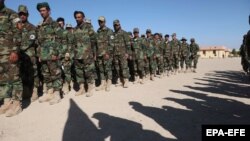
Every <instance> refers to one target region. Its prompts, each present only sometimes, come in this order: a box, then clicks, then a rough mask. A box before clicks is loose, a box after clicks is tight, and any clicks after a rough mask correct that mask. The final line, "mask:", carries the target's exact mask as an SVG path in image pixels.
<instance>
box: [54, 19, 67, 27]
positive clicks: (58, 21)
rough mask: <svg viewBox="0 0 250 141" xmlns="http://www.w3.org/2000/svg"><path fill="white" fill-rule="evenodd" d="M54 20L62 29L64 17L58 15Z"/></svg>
mask: <svg viewBox="0 0 250 141" xmlns="http://www.w3.org/2000/svg"><path fill="white" fill-rule="evenodd" d="M56 22H57V23H58V25H59V26H60V27H61V28H62V29H64V26H65V21H64V18H62V17H59V18H57V19H56Z"/></svg>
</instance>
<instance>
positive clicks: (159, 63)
mask: <svg viewBox="0 0 250 141" xmlns="http://www.w3.org/2000/svg"><path fill="white" fill-rule="evenodd" d="M155 60H156V64H157V68H158V71H159V74H161V73H163V66H164V64H163V56H158V57H156V59H155Z"/></svg>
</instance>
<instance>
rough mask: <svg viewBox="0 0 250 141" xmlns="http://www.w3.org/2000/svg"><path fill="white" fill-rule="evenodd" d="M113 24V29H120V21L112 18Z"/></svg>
mask: <svg viewBox="0 0 250 141" xmlns="http://www.w3.org/2000/svg"><path fill="white" fill-rule="evenodd" d="M113 26H114V30H115V31H119V30H120V29H121V24H120V21H119V20H118V19H116V20H114V21H113Z"/></svg>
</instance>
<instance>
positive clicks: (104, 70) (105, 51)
mask: <svg viewBox="0 0 250 141" xmlns="http://www.w3.org/2000/svg"><path fill="white" fill-rule="evenodd" d="M98 24H99V26H100V27H99V29H98V30H97V52H96V57H97V58H96V59H97V60H96V61H97V66H98V69H99V71H100V79H101V84H100V86H99V87H97V88H96V90H97V91H100V90H104V89H105V91H107V92H109V91H110V85H111V80H112V68H111V67H112V57H113V54H112V53H113V52H112V51H113V46H112V44H111V40H112V38H113V37H114V36H113V31H112V30H111V29H110V28H108V27H107V26H106V20H105V17H103V16H100V17H99V18H98Z"/></svg>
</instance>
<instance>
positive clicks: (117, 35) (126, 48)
mask: <svg viewBox="0 0 250 141" xmlns="http://www.w3.org/2000/svg"><path fill="white" fill-rule="evenodd" d="M112 45H113V47H114V48H113V54H114V55H124V54H129V55H131V43H130V38H129V36H128V33H127V32H125V31H124V30H122V29H121V30H119V31H117V32H114V36H113V37H112Z"/></svg>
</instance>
